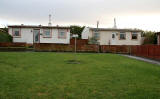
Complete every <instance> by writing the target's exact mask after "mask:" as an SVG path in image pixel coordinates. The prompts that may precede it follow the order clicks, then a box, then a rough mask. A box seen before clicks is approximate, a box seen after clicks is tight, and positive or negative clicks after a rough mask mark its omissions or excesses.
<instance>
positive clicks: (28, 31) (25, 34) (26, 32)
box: [9, 28, 70, 44]
mask: <svg viewBox="0 0 160 99" xmlns="http://www.w3.org/2000/svg"><path fill="white" fill-rule="evenodd" d="M66 31H67V30H66ZM9 34H10V35H11V36H12V28H9ZM40 34H43V29H40ZM13 42H26V43H28V44H33V28H21V37H20V38H16V37H13ZM40 43H62V44H69V43H70V31H68V32H67V35H66V38H65V39H60V38H58V29H52V37H51V38H44V37H43V35H40Z"/></svg>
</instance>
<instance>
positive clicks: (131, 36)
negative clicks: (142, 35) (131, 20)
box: [131, 32, 138, 40]
mask: <svg viewBox="0 0 160 99" xmlns="http://www.w3.org/2000/svg"><path fill="white" fill-rule="evenodd" d="M133 34H136V35H137V39H133ZM131 39H132V40H138V33H137V32H131Z"/></svg>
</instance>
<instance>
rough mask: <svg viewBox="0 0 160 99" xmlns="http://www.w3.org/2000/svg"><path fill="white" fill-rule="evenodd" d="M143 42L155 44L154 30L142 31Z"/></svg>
mask: <svg viewBox="0 0 160 99" xmlns="http://www.w3.org/2000/svg"><path fill="white" fill-rule="evenodd" d="M144 37H145V39H144V44H157V36H156V34H155V32H152V31H145V32H144Z"/></svg>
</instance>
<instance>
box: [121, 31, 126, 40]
mask: <svg viewBox="0 0 160 99" xmlns="http://www.w3.org/2000/svg"><path fill="white" fill-rule="evenodd" d="M121 34H124V35H125V36H124V37H125V38H124V39H121ZM119 40H126V32H120V33H119Z"/></svg>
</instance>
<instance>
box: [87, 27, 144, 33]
mask: <svg viewBox="0 0 160 99" xmlns="http://www.w3.org/2000/svg"><path fill="white" fill-rule="evenodd" d="M90 29H91V30H98V31H127V32H143V30H140V29H116V28H90Z"/></svg>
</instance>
